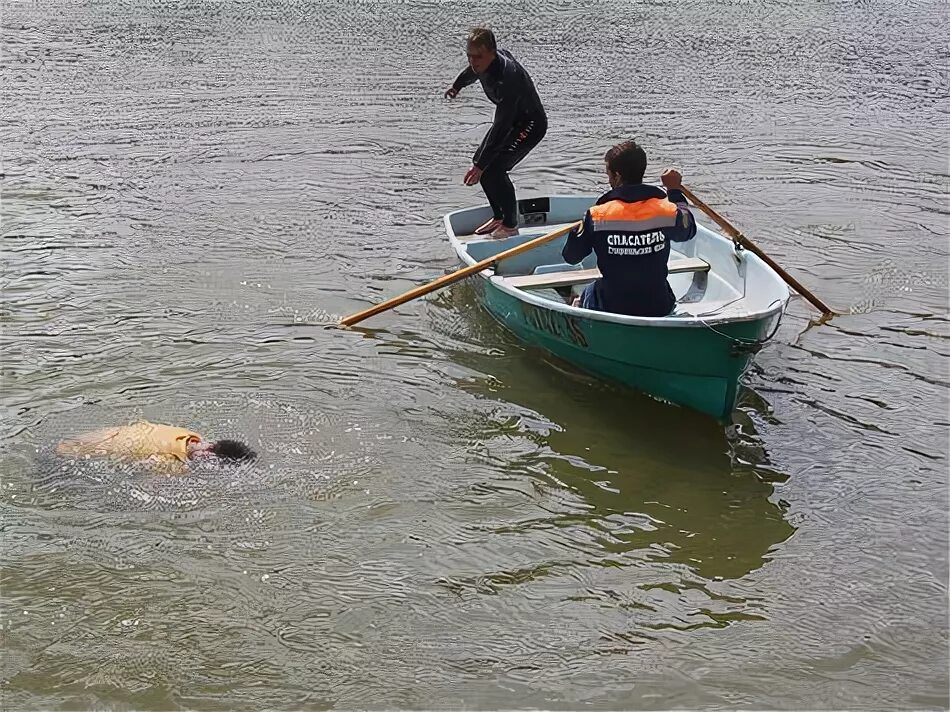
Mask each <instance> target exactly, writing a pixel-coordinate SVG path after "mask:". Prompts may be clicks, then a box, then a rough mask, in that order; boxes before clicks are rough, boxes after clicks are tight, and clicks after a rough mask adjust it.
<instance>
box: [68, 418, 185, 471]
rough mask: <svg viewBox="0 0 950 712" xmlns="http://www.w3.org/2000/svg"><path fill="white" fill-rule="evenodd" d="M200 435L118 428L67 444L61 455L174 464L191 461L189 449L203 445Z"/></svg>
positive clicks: (140, 426) (168, 428)
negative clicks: (191, 446) (200, 443)
mask: <svg viewBox="0 0 950 712" xmlns="http://www.w3.org/2000/svg"><path fill="white" fill-rule="evenodd" d="M201 440H202V438H201V436H200V435H198V433H193V432H192V431H190V430H186V429H185V428H176V427H175V426H173V425H161V424H158V423H149V422H148V421H144V420H143V421H140V422H138V423H133V424H132V425H123V426H121V427H118V428H103V429H102V430H94V431H92V432H90V433H83V434H82V435H79V436H77V437H76V438H74V439H72V440H64V441H62V442H61V443H60V444H59V445H58V446H57V447H56V452H57V454H59V455H66V456H69V457H83V456H88V457H115V458H118V459H122V460H155V461H167V462H170V463H172V464H174V463H176V462H177V463H183V462H187V460H188V445H189V444H190V443H198V442H201Z"/></svg>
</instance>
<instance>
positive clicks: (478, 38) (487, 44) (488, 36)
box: [468, 27, 498, 52]
mask: <svg viewBox="0 0 950 712" xmlns="http://www.w3.org/2000/svg"><path fill="white" fill-rule="evenodd" d="M468 44H470V45H475V46H477V47H484V48H485V49H487V50H488V51H490V52H494V51H496V50H497V48H498V45H497V43H496V42H495V33H494V32H492V31H491V30H489V29H488V28H487V27H475V28H473V29H472V31H471V32H469V33H468Z"/></svg>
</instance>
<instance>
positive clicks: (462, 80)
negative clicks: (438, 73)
mask: <svg viewBox="0 0 950 712" xmlns="http://www.w3.org/2000/svg"><path fill="white" fill-rule="evenodd" d="M476 79H478V75H477V74H475V70H473V69H472V68H471V67H466V68H465V69H463V70H462V73H461V74H459V75H458V76H457V77H456V78H455V81H454V82H452V86H453V87H454V88H455V91H462V89H464V88H465V87H467V86H468V85H469V84H474V83H475V80H476Z"/></svg>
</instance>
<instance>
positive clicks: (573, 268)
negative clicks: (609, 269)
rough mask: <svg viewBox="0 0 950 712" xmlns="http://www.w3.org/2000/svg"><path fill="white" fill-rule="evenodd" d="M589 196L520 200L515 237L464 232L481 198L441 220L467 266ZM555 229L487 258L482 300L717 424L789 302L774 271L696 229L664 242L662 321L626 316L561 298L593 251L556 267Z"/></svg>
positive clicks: (592, 366) (587, 269) (589, 367)
mask: <svg viewBox="0 0 950 712" xmlns="http://www.w3.org/2000/svg"><path fill="white" fill-rule="evenodd" d="M595 199H596V198H595V196H583V195H575V196H549V197H539V198H530V199H524V200H520V201H519V202H518V210H519V213H520V219H519V225H520V234H518V235H516V236H514V237H510V238H506V239H489V238H486V237H483V236H480V235H475V234H473V233H474V231H475V229H476V227H477V226H479V225H481V224H482V223H484V222H485V221H487V220H488V219H489V218H491V208H490V207H488V206H487V205H483V206H477V207H471V208H463V209H460V210H455V211H453V212H450V213H448V214H447V215H445V216H444V223H445V230H446V233H447V234H448V237H449V242H450V243H451V245H452V248H453V249H454V250H455V252H456V254H457V255H458V258H459V260H460V261H461V262H462V263H464V264H465V265H467V266H471V265H474V264H476V263H477V262H479V261H482V260H484V259H486V258H489V257H491V256H493V255H496V254H499V253H501V252H503V251H504V250H508V249H510V248H512V247H515V246H517V245H519V244H523V243H525V242H527V241H529V240H532V239H535V238H538V237H541V236H542V235H544V234H546V233H549V232H551V231H554V230H557V229H559V228H562V227H565V226H566V225H569V224H570V223H572V222H575V221H577V220H581V219H582V218H583V217H584V213H585V212H586V210H587V209H588V208H589V207H591V206H592V205H593V204H594V201H595ZM565 239H566V237H564V236H561V237H560V238H558V239H554V240H552V241H550V242H546V243H544V244H542V245H540V246H538V247H536V248H534V249H531V250H527V251H525V252H522V253H521V254H517V255H514V256H512V257H508V258H505V259H502V260H500V261H498V262H496V263H495V264H494V265H493V267H492V268H489V269H484V270H482V271H481V272H479V273H478V274H477V278H476V279H475V280H473V282H474V283H475V285H476V293H477V294H478V299H479V301H480V302H481V303H482V305H483V306H484V308H485V309H486V310H487V311H488V313H490V314H491V315H492V316H493V317H494V318H495V319H497V320H498V321H499V322H501V324H502V325H504V326H505V327H506V328H507V329H509V330H510V331H511V332H513V333H514V334H515V335H516V336H517V337H518V338H519V339H521V340H523V341H524V342H526V343H528V344H531V345H534V346H538V347H540V348H542V349H544V350H546V351H548V352H549V353H551V354H553V355H554V356H556V357H558V358H560V359H562V360H564V361H567V362H569V363H571V364H573V365H574V366H575V367H577V368H579V369H580V370H582V371H585V372H587V373H590V374H592V375H594V376H597V377H599V378H602V379H606V380H608V381H613V382H617V383H620V384H624V385H626V386H628V387H631V388H634V389H636V390H638V391H642V392H644V393H647V394H649V395H651V396H653V397H654V398H658V399H660V400H664V401H667V402H669V403H672V404H675V405H677V406H682V407H686V408H691V409H694V410H697V411H700V412H702V413H706V414H708V415H711V416H713V417H715V418H718V419H720V420H729V419H730V418H731V416H732V413H733V411H734V410H735V406H736V397H737V393H738V389H739V381H740V378H741V377H742V374H743V373H744V372H745V370H746V368H747V367H748V365H749V363H750V361H751V360H752V357H753V356H754V354H755V353H756V352H757V351H758V350H759V349H761V347H762V346H763V345H764V344H765V342H767V341H768V340H769V339H770V338H771V337H772V336H773V335H774V334H775V331H776V330H777V329H778V325H779V323H780V321H781V319H782V316H783V315H784V313H785V308H786V306H787V304H788V300H789V296H790V293H789V290H788V287H787V286H786V284H785V282H784V281H783V280H782V278H781V277H780V276H779V275H778V274H777V273H776V272H775V271H774V270H773V269H772V268H771V267H769V266H768V265H767V264H766V263H765V262H764V261H762V260H761V259H760V258H759V257H757V256H756V255H755V254H752V253H751V252H749V251H747V250H743V249H741V248H738V247H737V246H736V244H735V243H734V242H733V241H732V240H730V239H729V238H727V237H725V236H723V235H721V234H719V233H718V232H715V231H713V230H712V229H710V228H708V227H705V226H703V225H699V226H698V229H697V234H696V236H695V237H694V238H693V239H692V240H690V241H689V242H684V243H672V244H673V249H672V250H671V252H670V260H669V265H668V268H669V283H670V286H671V288H672V289H673V293H674V295H675V296H676V298H677V303H676V307H675V309H674V310H673V312H672V313H671V314H670V315H668V316H665V317H635V316H625V315H620V314H610V313H606V312H598V311H592V310H589V309H582V308H580V307H574V306H571V305H570V303H569V302H570V301H571V298H572V297H573V296H574V295H577V294H580V292H581V291H582V289H583V288H584V287H585V286H586V285H588V284H590V283H591V282H592V281H594V280H596V279H597V278H599V277H600V273H599V271H598V270H597V264H596V256H595V255H594V254H591V255H589V256H588V257H587V258H586V259H585V260H584V261H583V262H582V263H581V264H580V265H569V264H566V263H565V262H564V261H563V259H562V257H561V249H562V247H563V245H564V241H565Z"/></svg>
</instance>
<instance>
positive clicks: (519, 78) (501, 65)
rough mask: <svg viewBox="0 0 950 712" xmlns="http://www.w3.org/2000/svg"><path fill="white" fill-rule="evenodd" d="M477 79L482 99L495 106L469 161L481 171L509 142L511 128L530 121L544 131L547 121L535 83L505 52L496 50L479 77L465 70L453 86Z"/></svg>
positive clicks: (471, 70) (504, 50)
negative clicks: (481, 90) (483, 94)
mask: <svg viewBox="0 0 950 712" xmlns="http://www.w3.org/2000/svg"><path fill="white" fill-rule="evenodd" d="M476 80H478V81H480V82H481V83H482V88H483V89H484V90H485V96H487V97H488V98H489V100H490V101H491V102H492V103H493V104H494V105H495V119H494V121H493V122H492V126H491V129H489V131H488V135H487V136H486V137H485V140H484V141H482V145H481V146H479V148H478V150H477V151H476V152H475V156H474V157H473V158H472V163H473V164H474V165H476V166H478V167H479V168H481V169H482V170H484V169H485V168H487V167H488V165H489V164H490V163H491V162H492V160H493V159H494V158H495V157H496V156H497V155H498V153H499V152H500V151H501V149H502V148H503V147H504V146H505V145H506V144H508V143H510V141H511V132H512V130H513V129H515V128H516V127H524V126H526V125H528V124H529V123H532V122H534V124H535V125H540V126H543V127H544V128H545V129H546V128H547V121H548V119H547V115H546V114H545V113H544V106H542V105H541V98H540V97H539V96H538V90H537V89H536V88H535V86H534V82H533V81H531V77H530V76H529V74H528V72H527V71H526V70H525V68H524V67H522V66H521V65H520V64H519V63H518V61H517V60H516V59H515V58H514V57H513V56H512V55H511V52H509V51H508V50H506V49H499V50H498V51H497V52H496V53H495V59H494V60H493V61H492V63H491V64H489V65H488V69H486V70H485V71H484V72H483V73H481V74H475V71H474V70H473V69H472V68H471V67H466V68H465V70H464V71H463V72H462V73H461V74H459V75H458V77H457V78H456V80H455V82H454V83H453V84H452V86H453V87H454V88H455V90H456V91H461V90H462V89H463V88H465V87H467V86H468V85H469V84H474V83H475V81H476Z"/></svg>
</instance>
